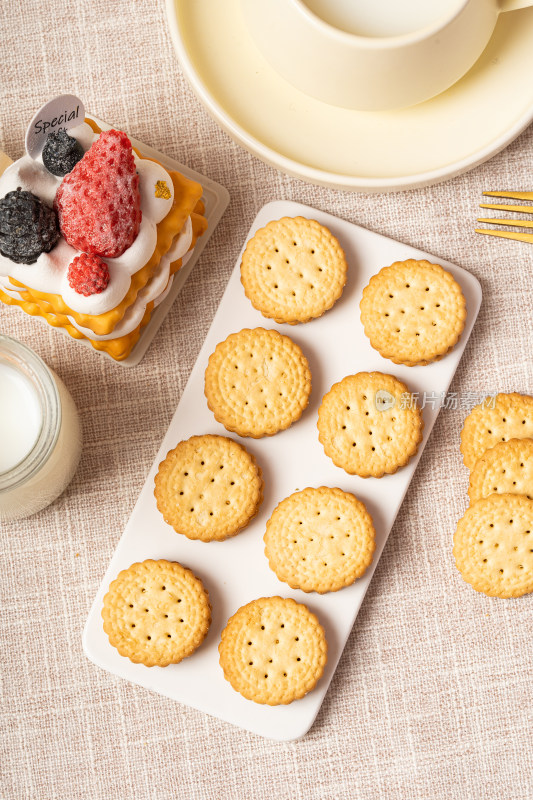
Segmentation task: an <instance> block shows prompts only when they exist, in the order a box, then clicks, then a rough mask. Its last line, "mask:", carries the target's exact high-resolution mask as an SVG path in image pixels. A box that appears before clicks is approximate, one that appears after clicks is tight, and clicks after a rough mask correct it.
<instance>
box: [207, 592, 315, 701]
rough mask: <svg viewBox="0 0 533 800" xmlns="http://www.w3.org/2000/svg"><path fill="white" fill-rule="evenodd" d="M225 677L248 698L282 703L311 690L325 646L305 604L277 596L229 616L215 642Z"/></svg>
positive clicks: (253, 602) (312, 616)
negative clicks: (217, 641)
mask: <svg viewBox="0 0 533 800" xmlns="http://www.w3.org/2000/svg"><path fill="white" fill-rule="evenodd" d="M218 650H219V654H220V666H221V667H222V670H223V672H224V677H225V678H226V680H227V681H229V682H230V684H231V685H232V687H233V688H234V689H235V691H236V692H239V693H240V694H242V696H243V697H246V699H247V700H253V701H254V702H255V703H262V704H267V705H270V706H277V705H286V704H287V703H292V702H293V700H298V699H299V698H301V697H303V696H304V695H306V694H307V692H310V691H311V689H314V687H315V686H316V684H317V682H318V681H319V680H320V678H321V677H322V674H323V672H324V667H325V665H326V661H327V652H328V646H327V642H326V636H325V633H324V629H323V627H322V625H321V624H320V623H319V621H318V619H317V617H316V616H315V615H314V614H313V613H312V612H311V611H309V609H308V608H307V606H304V605H302V604H301V603H296V602H295V601H294V600H291V599H284V598H282V597H262V598H260V599H258V600H252V602H251V603H248V604H247V605H245V606H242V607H241V608H239V610H238V611H236V612H235V614H234V615H233V616H232V617H231V618H230V619H229V620H228V623H227V625H226V627H225V628H224V630H223V631H222V638H221V640H220V644H219V646H218Z"/></svg>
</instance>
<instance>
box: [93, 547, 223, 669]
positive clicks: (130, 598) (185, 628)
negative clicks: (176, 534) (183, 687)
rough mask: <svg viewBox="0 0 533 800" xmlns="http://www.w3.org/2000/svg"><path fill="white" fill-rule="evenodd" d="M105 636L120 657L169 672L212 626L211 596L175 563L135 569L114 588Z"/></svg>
mask: <svg viewBox="0 0 533 800" xmlns="http://www.w3.org/2000/svg"><path fill="white" fill-rule="evenodd" d="M102 617H103V620H104V631H105V632H106V633H107V635H108V637H109V642H110V644H112V645H113V647H116V649H117V650H118V652H119V653H120V655H121V656H125V657H127V658H129V659H130V661H133V662H134V663H135V664H144V665H145V666H146V667H166V666H168V664H177V663H178V662H180V661H182V660H183V659H184V658H187V656H190V655H191V654H192V653H194V651H195V650H196V649H197V648H198V647H199V646H200V644H201V643H202V642H203V640H204V638H205V636H206V634H207V631H208V630H209V625H210V623H211V607H210V605H209V597H208V594H207V591H206V590H205V589H204V586H203V584H202V582H201V581H200V579H199V578H197V577H196V576H195V575H193V573H192V572H191V571H190V570H189V569H186V567H183V566H182V565H181V564H178V562H176V561H166V560H165V559H160V560H158V561H154V560H152V559H147V560H146V561H142V562H137V563H135V564H132V565H131V566H130V567H128V569H123V570H122V572H120V573H119V574H118V576H117V577H116V578H115V580H114V581H112V583H111V584H110V586H109V591H108V592H107V594H106V596H105V597H104V604H103V608H102Z"/></svg>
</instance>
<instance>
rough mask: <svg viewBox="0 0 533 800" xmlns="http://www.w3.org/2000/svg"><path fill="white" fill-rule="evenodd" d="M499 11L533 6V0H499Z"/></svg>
mask: <svg viewBox="0 0 533 800" xmlns="http://www.w3.org/2000/svg"><path fill="white" fill-rule="evenodd" d="M498 5H499V6H500V11H517V10H518V9H519V8H528V7H529V6H533V0H499V3H498Z"/></svg>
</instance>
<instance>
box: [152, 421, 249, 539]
mask: <svg viewBox="0 0 533 800" xmlns="http://www.w3.org/2000/svg"><path fill="white" fill-rule="evenodd" d="M154 494H155V498H156V503H157V507H158V509H159V511H160V512H161V514H162V515H163V517H164V519H165V522H167V523H168V524H169V525H172V527H173V528H174V530H175V531H176V532H177V533H183V534H184V535H185V536H187V537H188V538H189V539H201V540H202V541H203V542H212V541H221V540H222V539H227V538H228V536H235V534H236V533H238V532H239V531H240V530H242V529H243V528H244V527H245V526H246V525H248V523H249V522H250V520H251V519H252V518H253V517H254V516H255V515H256V514H257V512H258V510H259V506H260V505H261V501H262V500H263V479H262V476H261V470H260V468H259V467H258V465H257V462H256V460H255V458H254V457H253V456H252V455H251V453H249V452H248V451H247V450H245V448H244V447H243V446H242V445H241V444H238V443H237V442H234V441H233V440H232V439H228V437H227V436H214V435H211V434H206V435H204V436H191V438H190V439H187V440H186V441H183V442H180V443H179V444H178V445H177V446H176V447H175V448H174V449H173V450H171V451H170V452H169V453H168V454H167V456H166V458H165V459H164V461H162V462H161V464H160V465H159V471H158V473H157V475H156V476H155V489H154Z"/></svg>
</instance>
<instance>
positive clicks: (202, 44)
mask: <svg viewBox="0 0 533 800" xmlns="http://www.w3.org/2000/svg"><path fill="white" fill-rule="evenodd" d="M167 13H168V20H169V25H170V31H171V34H172V39H173V42H174V45H175V48H176V51H177V53H178V57H179V60H180V63H181V66H182V68H183V70H184V72H185V74H186V75H187V77H188V79H189V81H190V82H191V84H192V86H193V88H194V90H195V92H196V94H197V95H198V97H199V98H200V100H201V101H202V102H203V103H204V105H205V106H206V107H207V109H208V110H209V111H210V112H211V114H212V115H213V116H214V117H215V119H216V120H217V121H218V122H219V124H220V125H221V126H222V127H223V128H224V129H225V130H226V131H227V132H228V133H229V134H230V135H231V136H232V137H233V138H234V139H236V140H237V141H238V142H239V143H240V144H242V145H243V146H244V147H246V148H247V149H248V150H250V151H251V152H252V153H254V154H255V155H257V156H259V158H262V159H263V160H264V161H266V162H267V163H269V164H272V165H273V166H274V167H277V168H278V169H281V170H283V171H284V172H287V173H289V174H291V175H294V176H296V177H298V178H302V179H303V180H307V181H310V182H312V183H317V184H321V185H324V186H329V187H331V188H335V189H345V190H349V191H365V192H382V191H395V190H399V189H412V188H415V187H419V186H427V185H430V184H433V183H438V182H439V181H443V180H446V179H447V178H451V177H453V176H455V175H458V174H460V173H461V172H465V171H466V170H469V169H472V167H475V166H476V165H477V164H480V163H481V162H483V161H486V160H487V159H488V158H490V157H491V156H493V155H494V154H495V153H497V152H498V151H500V150H502V149H503V148H504V147H505V146H506V145H508V144H509V143H510V142H511V141H512V140H513V139H514V138H516V136H518V135H519V134H520V133H521V132H522V131H523V130H524V128H525V127H527V125H528V124H529V123H530V122H531V120H532V119H533V82H532V81H531V75H532V74H533V9H531V8H530V9H524V10H522V11H513V12H510V13H507V14H502V15H501V16H500V19H499V21H498V23H497V26H496V30H495V33H494V35H493V37H492V39H491V41H490V43H489V45H488V47H487V49H486V51H485V52H484V54H483V55H482V57H481V58H480V59H479V61H478V62H477V63H476V64H475V65H474V67H473V68H472V69H471V70H470V72H469V73H468V74H467V75H466V76H465V77H464V78H463V79H462V80H461V81H459V82H458V83H457V84H455V86H453V87H452V88H451V89H448V91H446V92H444V93H443V94H441V95H439V96H438V97H436V98H434V99H433V100H430V101H428V102H426V103H421V104H420V105H418V106H414V107H412V108H408V109H403V110H400V111H387V112H363V111H352V110H349V109H344V108H338V107H336V106H330V105H327V104H325V103H322V102H320V101H319V100H315V99H313V98H312V97H309V96H308V95H305V94H303V93H302V92H300V91H298V90H297V89H295V88H293V87H292V86H291V85H290V84H289V83H287V82H286V81H285V80H284V79H283V78H281V77H280V76H279V75H278V74H277V73H276V72H275V71H274V70H273V69H272V68H271V67H270V66H269V65H268V63H267V62H266V61H265V59H264V58H263V57H262V56H261V55H260V53H259V51H258V50H257V49H256V47H255V45H254V43H253V41H252V40H251V38H250V35H249V33H248V29H247V28H246V26H245V24H244V20H243V18H242V14H241V6H240V0H224V2H219V1H218V0H194V2H191V0H167Z"/></svg>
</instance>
